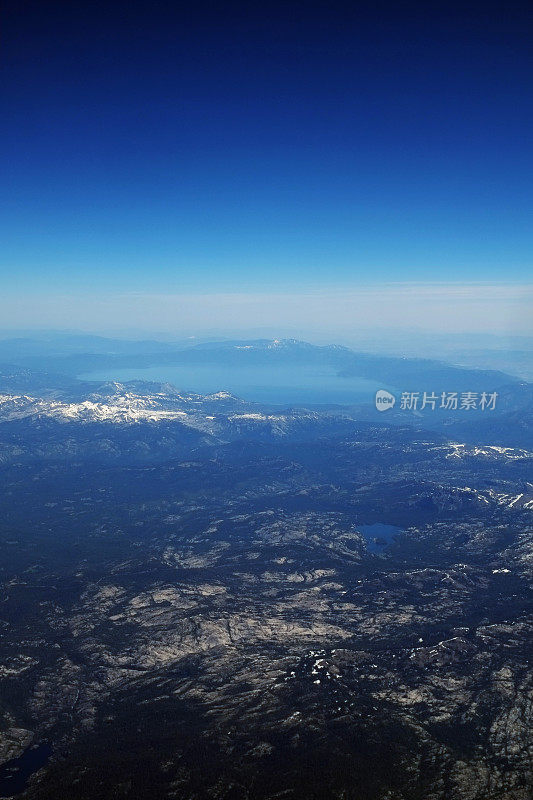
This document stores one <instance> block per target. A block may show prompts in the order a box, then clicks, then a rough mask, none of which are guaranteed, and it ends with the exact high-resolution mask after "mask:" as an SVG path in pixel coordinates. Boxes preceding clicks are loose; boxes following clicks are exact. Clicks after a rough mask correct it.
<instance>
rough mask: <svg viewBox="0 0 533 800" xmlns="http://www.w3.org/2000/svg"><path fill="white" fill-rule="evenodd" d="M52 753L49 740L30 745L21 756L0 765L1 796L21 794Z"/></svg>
mask: <svg viewBox="0 0 533 800" xmlns="http://www.w3.org/2000/svg"><path fill="white" fill-rule="evenodd" d="M51 755H52V745H51V744H48V742H44V743H43V744H38V745H33V746H32V747H28V749H27V750H25V751H24V752H23V754H22V755H21V756H19V758H12V759H11V761H6V763H5V764H3V765H2V766H1V767H0V797H12V796H13V795H16V794H20V793H21V792H23V791H24V790H25V789H26V788H27V786H28V780H29V778H30V777H31V776H32V775H33V774H34V773H35V772H38V770H40V769H42V768H43V767H44V766H45V764H46V763H47V762H48V759H49V758H50V756H51Z"/></svg>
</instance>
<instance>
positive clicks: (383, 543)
mask: <svg viewBox="0 0 533 800" xmlns="http://www.w3.org/2000/svg"><path fill="white" fill-rule="evenodd" d="M357 530H358V531H360V532H361V533H362V534H363V536H364V537H365V539H366V546H367V548H368V551H369V553H381V552H382V551H383V550H385V548H386V547H388V545H389V544H390V543H391V542H392V541H393V539H394V537H395V536H396V534H398V533H401V532H402V529H401V528H397V527H396V525H385V524H383V523H382V522H376V523H374V525H358V526H357Z"/></svg>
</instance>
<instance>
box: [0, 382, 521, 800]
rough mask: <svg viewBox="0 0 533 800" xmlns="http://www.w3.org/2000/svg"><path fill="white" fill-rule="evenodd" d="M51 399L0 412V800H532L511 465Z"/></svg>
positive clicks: (119, 401)
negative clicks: (11, 798) (5, 799)
mask: <svg viewBox="0 0 533 800" xmlns="http://www.w3.org/2000/svg"><path fill="white" fill-rule="evenodd" d="M76 391H77V392H78V394H77V396H75V395H76V392H75V390H74V389H72V388H70V389H69V392H70V394H67V393H65V390H57V392H55V393H53V394H51V393H50V392H47V393H41V394H39V393H38V392H34V393H33V394H32V391H31V386H30V387H28V391H26V390H25V391H24V393H20V392H18V393H17V392H9V391H6V390H4V394H3V396H2V398H0V470H1V473H0V474H1V517H0V519H1V522H0V547H1V552H2V560H1V563H0V583H1V604H0V636H1V638H0V654H1V655H0V762H1V763H2V764H3V766H0V796H4V797H9V796H18V797H20V798H21V799H22V798H25V800H26V799H27V800H52V799H53V800H58V798H65V800H74V799H75V800H97V799H98V800H100V799H102V800H104V799H105V800H108V799H109V800H110V799H111V798H135V800H137V799H138V800H140V799H141V798H147V799H148V800H149V799H150V798H177V799H178V800H204V798H213V799H214V800H240V799H241V798H243V800H244V799H245V798H246V799H247V800H256V799H257V800H269V799H270V798H287V800H291V798H292V799H293V800H297V799H298V800H299V799H300V798H302V800H303V798H306V800H307V799H308V798H313V799H314V800H322V799H323V800H326V799H329V798H339V800H341V798H342V799H343V800H495V799H496V798H498V799H499V800H528V799H529V798H531V797H532V796H533V795H532V791H533V777H532V762H533V707H532V701H533V671H532V668H531V654H532V650H533V647H532V642H533V593H532V582H533V575H532V571H533V525H532V520H531V512H532V510H533V485H532V483H531V482H530V481H531V479H532V469H531V466H532V463H533V456H532V454H531V453H530V452H528V450H527V448H525V447H509V446H503V445H501V444H498V443H496V442H494V441H490V439H489V440H485V439H484V440H479V441H474V442H472V441H469V442H468V443H465V442H463V441H460V440H456V439H454V438H450V437H449V436H446V435H444V434H443V433H442V432H432V433H430V432H428V431H427V430H424V429H423V428H422V427H420V428H417V427H416V426H413V425H410V426H401V425H398V424H395V425H394V426H389V425H386V424H378V423H377V422H375V421H372V420H361V419H357V418H356V415H354V413H352V412H350V411H347V410H344V411H343V410H339V409H338V410H331V409H330V410H327V411H321V410H316V409H315V410H295V409H285V410H283V409H281V410H280V409H277V410H276V409H271V408H268V409H267V408H259V407H257V406H251V405H249V404H246V403H244V402H243V401H240V400H238V399H237V398H233V397H231V396H229V395H227V394H226V393H222V394H215V395H211V396H209V397H202V396H200V395H190V394H188V395H183V394H180V393H179V392H177V391H176V390H173V389H171V388H170V387H162V386H155V387H154V386H148V385H144V386H143V385H129V386H126V387H124V386H121V385H119V384H114V385H106V386H105V387H91V390H90V391H87V389H86V387H84V388H83V390H82V388H80V389H79V390H76Z"/></svg>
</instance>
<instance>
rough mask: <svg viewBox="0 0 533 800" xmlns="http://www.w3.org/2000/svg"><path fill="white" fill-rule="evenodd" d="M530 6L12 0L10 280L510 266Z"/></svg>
mask: <svg viewBox="0 0 533 800" xmlns="http://www.w3.org/2000/svg"><path fill="white" fill-rule="evenodd" d="M532 16H533V12H532V10H531V8H530V9H529V11H528V10H527V7H526V6H525V5H524V6H523V7H521V6H519V5H517V4H513V3H512V2H511V3H499V4H490V3H488V4H487V3H484V4H482V3H477V4H475V5H472V4H468V3H461V4H456V5H453V4H450V3H447V4H442V5H441V4H439V3H431V2H429V3H418V4H413V5H411V4H405V3H401V2H395V3H390V4H389V3H379V2H373V3H368V4H359V3H357V2H355V3H353V4H351V5H349V6H348V5H341V4H335V3H333V4H332V3H304V2H301V3H292V2H286V3H283V4H280V5H278V4H271V3H255V2H248V3H242V4H232V3H221V2H220V3H204V2H194V3H190V4H185V3H179V2H174V3H163V2H157V0H156V1H155V2H151V3H142V2H140V3H136V2H134V1H133V2H130V3H121V2H108V3H100V2H86V3H80V2H72V0H71V2H64V3H55V2H53V0H52V2H50V3H43V2H24V0H16V1H15V0H6V2H5V3H4V8H3V22H2V28H3V33H2V36H3V45H2V61H3V70H2V72H3V78H2V113H1V131H2V141H3V144H2V148H1V156H0V158H1V170H2V186H3V189H2V214H1V223H0V226H1V228H0V235H1V239H2V254H1V259H2V261H1V265H0V270H1V272H2V279H3V282H4V286H5V287H7V288H8V289H10V290H13V291H15V290H14V285H15V273H17V275H16V279H17V281H18V286H19V289H20V291H26V290H27V291H29V290H35V289H38V290H39V291H42V292H49V293H53V292H56V291H59V290H61V291H70V290H72V291H78V290H82V289H84V288H90V289H91V290H94V289H95V287H96V288H98V289H99V290H101V291H139V292H144V291H152V290H153V291H166V290H169V291H179V290H180V289H182V290H187V291H189V290H191V291H195V290H205V289H206V288H207V287H209V288H210V289H213V290H215V291H237V290H239V291H240V290H253V291H272V290H275V291H282V290H284V289H291V290H293V289H295V288H296V289H297V288H298V287H300V286H302V287H343V286H357V285H358V284H360V283H361V282H363V283H364V282H373V281H375V280H383V281H420V280H429V281H461V280H465V281H504V282H521V281H524V280H525V279H526V278H527V277H528V276H529V275H530V274H531V269H530V265H531V253H532V247H531V245H532V239H533V226H532V224H531V222H532V218H533V216H532V211H533V194H532V191H531V185H532V184H531V179H532V172H533V171H532V160H533V159H532V146H531V144H532V141H533V137H532V134H533V125H532V122H533V103H532V102H531V100H532V96H531V95H532V92H531V89H532V85H533V84H532V77H533V73H532V60H533V59H532V51H531V43H532V41H533V27H532Z"/></svg>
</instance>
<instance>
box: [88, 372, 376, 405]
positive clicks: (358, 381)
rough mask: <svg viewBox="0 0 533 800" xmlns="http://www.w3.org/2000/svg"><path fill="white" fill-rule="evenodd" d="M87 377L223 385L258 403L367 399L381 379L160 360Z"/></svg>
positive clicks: (205, 390) (194, 387) (204, 390)
mask: <svg viewBox="0 0 533 800" xmlns="http://www.w3.org/2000/svg"><path fill="white" fill-rule="evenodd" d="M78 377H79V378H80V379H82V380H90V381H119V382H123V381H131V380H144V381H162V382H164V383H171V384H173V385H174V386H176V387H177V388H178V389H180V390H181V391H191V392H198V393H200V394H210V393H211V392H218V391H227V392H231V393H232V394H235V395H237V396H238V397H242V398H244V399H245V400H252V401H255V402H258V403H283V404H285V403H288V404H305V403H308V404H321V403H338V404H341V405H350V404H352V403H364V402H368V403H372V404H373V402H374V394H375V392H376V391H377V390H378V389H387V388H388V387H387V386H384V385H383V384H381V383H379V384H378V383H377V382H376V381H372V380H368V379H366V378H357V377H354V378H340V377H339V376H338V375H337V374H336V373H335V371H334V370H333V369H331V370H328V369H327V368H325V367H321V368H320V369H316V368H313V367H309V366H293V367H289V366H280V367H276V368H275V369H271V368H269V367H265V366H261V367H247V366H246V367H231V368H228V367H222V366H221V367H217V366H214V365H200V366H196V365H194V366H189V365H185V366H182V365H176V366H173V365H168V364H165V365H162V366H152V367H146V368H142V369H132V368H127V369H114V370H101V371H96V372H88V373H85V374H83V375H78Z"/></svg>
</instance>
